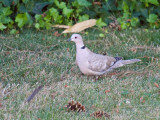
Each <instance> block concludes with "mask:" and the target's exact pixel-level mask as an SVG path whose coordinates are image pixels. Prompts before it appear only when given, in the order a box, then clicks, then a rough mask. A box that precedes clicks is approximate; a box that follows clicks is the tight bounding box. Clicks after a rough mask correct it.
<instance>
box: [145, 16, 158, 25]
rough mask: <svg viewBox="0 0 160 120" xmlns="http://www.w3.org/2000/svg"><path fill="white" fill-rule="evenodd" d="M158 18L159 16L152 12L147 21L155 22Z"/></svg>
mask: <svg viewBox="0 0 160 120" xmlns="http://www.w3.org/2000/svg"><path fill="white" fill-rule="evenodd" d="M157 19H158V16H157V15H156V14H150V15H149V18H148V19H147V21H148V22H150V23H154V22H155V21H156V20H157Z"/></svg>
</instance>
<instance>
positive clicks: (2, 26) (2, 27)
mask: <svg viewBox="0 0 160 120" xmlns="http://www.w3.org/2000/svg"><path fill="white" fill-rule="evenodd" d="M6 28H7V27H6V26H5V25H3V24H2V23H1V22H0V30H4V29H6Z"/></svg>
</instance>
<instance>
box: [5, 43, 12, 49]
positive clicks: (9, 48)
mask: <svg viewBox="0 0 160 120" xmlns="http://www.w3.org/2000/svg"><path fill="white" fill-rule="evenodd" d="M4 46H5V47H7V48H9V49H11V50H13V48H12V47H10V46H7V45H5V44H4Z"/></svg>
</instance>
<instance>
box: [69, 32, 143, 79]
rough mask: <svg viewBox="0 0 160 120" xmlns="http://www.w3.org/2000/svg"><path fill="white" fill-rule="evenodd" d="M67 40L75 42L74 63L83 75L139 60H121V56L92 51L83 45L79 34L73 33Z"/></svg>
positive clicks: (101, 73) (102, 71) (101, 72)
mask: <svg viewBox="0 0 160 120" xmlns="http://www.w3.org/2000/svg"><path fill="white" fill-rule="evenodd" d="M68 41H73V42H75V43H76V63H77V65H78V67H79V69H80V71H81V72H82V73H83V74H85V75H96V76H97V75H103V74H105V73H108V72H109V71H111V70H112V69H114V68H118V67H122V66H123V65H126V64H131V63H135V62H139V61H141V60H139V59H130V60H122V57H110V56H106V55H101V54H96V53H93V52H92V51H90V50H89V49H88V48H87V47H85V45H84V43H83V40H82V37H81V36H80V35H79V34H73V35H72V36H71V38H70V39H68Z"/></svg>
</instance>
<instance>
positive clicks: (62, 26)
mask: <svg viewBox="0 0 160 120" xmlns="http://www.w3.org/2000/svg"><path fill="white" fill-rule="evenodd" d="M52 27H57V28H66V29H68V28H70V27H71V26H67V25H53V26H52Z"/></svg>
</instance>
